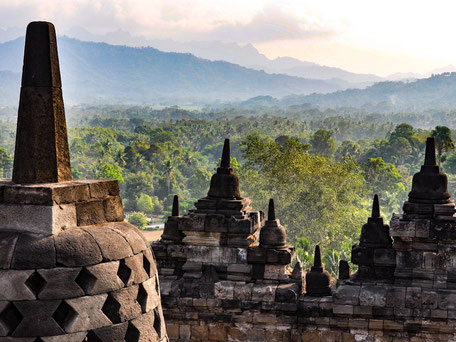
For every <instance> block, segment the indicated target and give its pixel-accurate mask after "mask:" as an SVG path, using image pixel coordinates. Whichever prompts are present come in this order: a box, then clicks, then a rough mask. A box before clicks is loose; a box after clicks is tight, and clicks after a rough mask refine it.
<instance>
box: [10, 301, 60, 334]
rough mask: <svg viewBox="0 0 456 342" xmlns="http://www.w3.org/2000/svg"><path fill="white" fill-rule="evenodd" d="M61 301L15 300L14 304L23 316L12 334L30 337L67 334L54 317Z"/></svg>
mask: <svg viewBox="0 0 456 342" xmlns="http://www.w3.org/2000/svg"><path fill="white" fill-rule="evenodd" d="M60 303H61V301H60V300H55V301H43V300H35V301H21V302H15V303H14V306H15V307H16V308H17V310H18V311H19V312H20V314H21V315H22V317H23V318H22V320H21V321H20V323H19V325H18V326H17V328H16V329H15V330H14V331H13V333H12V334H11V336H15V337H28V336H46V335H47V336H49V335H51V336H52V335H63V334H65V331H64V330H63V328H62V327H61V326H60V325H59V324H58V323H57V322H56V321H55V320H54V318H53V317H52V316H53V315H54V313H55V311H56V310H57V308H58V307H59V305H60ZM37 322H40V324H37Z"/></svg>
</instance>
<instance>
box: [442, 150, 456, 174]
mask: <svg viewBox="0 0 456 342" xmlns="http://www.w3.org/2000/svg"><path fill="white" fill-rule="evenodd" d="M443 169H444V170H445V172H448V173H452V174H456V152H453V153H451V154H450V155H449V156H448V158H447V159H446V160H445V162H444V163H443Z"/></svg>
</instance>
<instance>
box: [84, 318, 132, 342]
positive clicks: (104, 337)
mask: <svg viewBox="0 0 456 342" xmlns="http://www.w3.org/2000/svg"><path fill="white" fill-rule="evenodd" d="M127 329H128V322H124V323H119V324H114V325H112V326H109V327H104V328H99V329H95V330H93V331H92V332H91V333H92V334H93V335H94V336H93V337H92V336H90V333H89V338H90V337H92V338H95V337H96V338H98V341H101V342H123V341H125V334H126V333H127Z"/></svg>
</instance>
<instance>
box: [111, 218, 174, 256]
mask: <svg viewBox="0 0 456 342" xmlns="http://www.w3.org/2000/svg"><path fill="white" fill-rule="evenodd" d="M104 227H109V229H112V230H114V231H115V232H117V233H119V234H120V235H122V236H123V237H124V238H125V240H127V242H128V243H129V244H130V246H131V248H132V249H133V253H134V254H138V253H140V252H142V251H143V250H145V249H148V248H149V244H148V243H147V241H146V240H145V238H144V236H143V234H142V233H141V232H140V231H139V230H138V229H137V228H136V227H134V226H132V225H131V224H130V223H128V222H116V223H108V224H106V225H104ZM170 247H171V246H170Z"/></svg>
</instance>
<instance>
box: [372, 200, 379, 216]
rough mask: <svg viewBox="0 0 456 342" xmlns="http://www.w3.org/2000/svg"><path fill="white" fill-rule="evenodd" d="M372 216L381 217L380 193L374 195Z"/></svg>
mask: <svg viewBox="0 0 456 342" xmlns="http://www.w3.org/2000/svg"><path fill="white" fill-rule="evenodd" d="M371 217H380V204H379V203H378V195H377V194H375V195H374V201H373V203H372V215H371Z"/></svg>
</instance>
